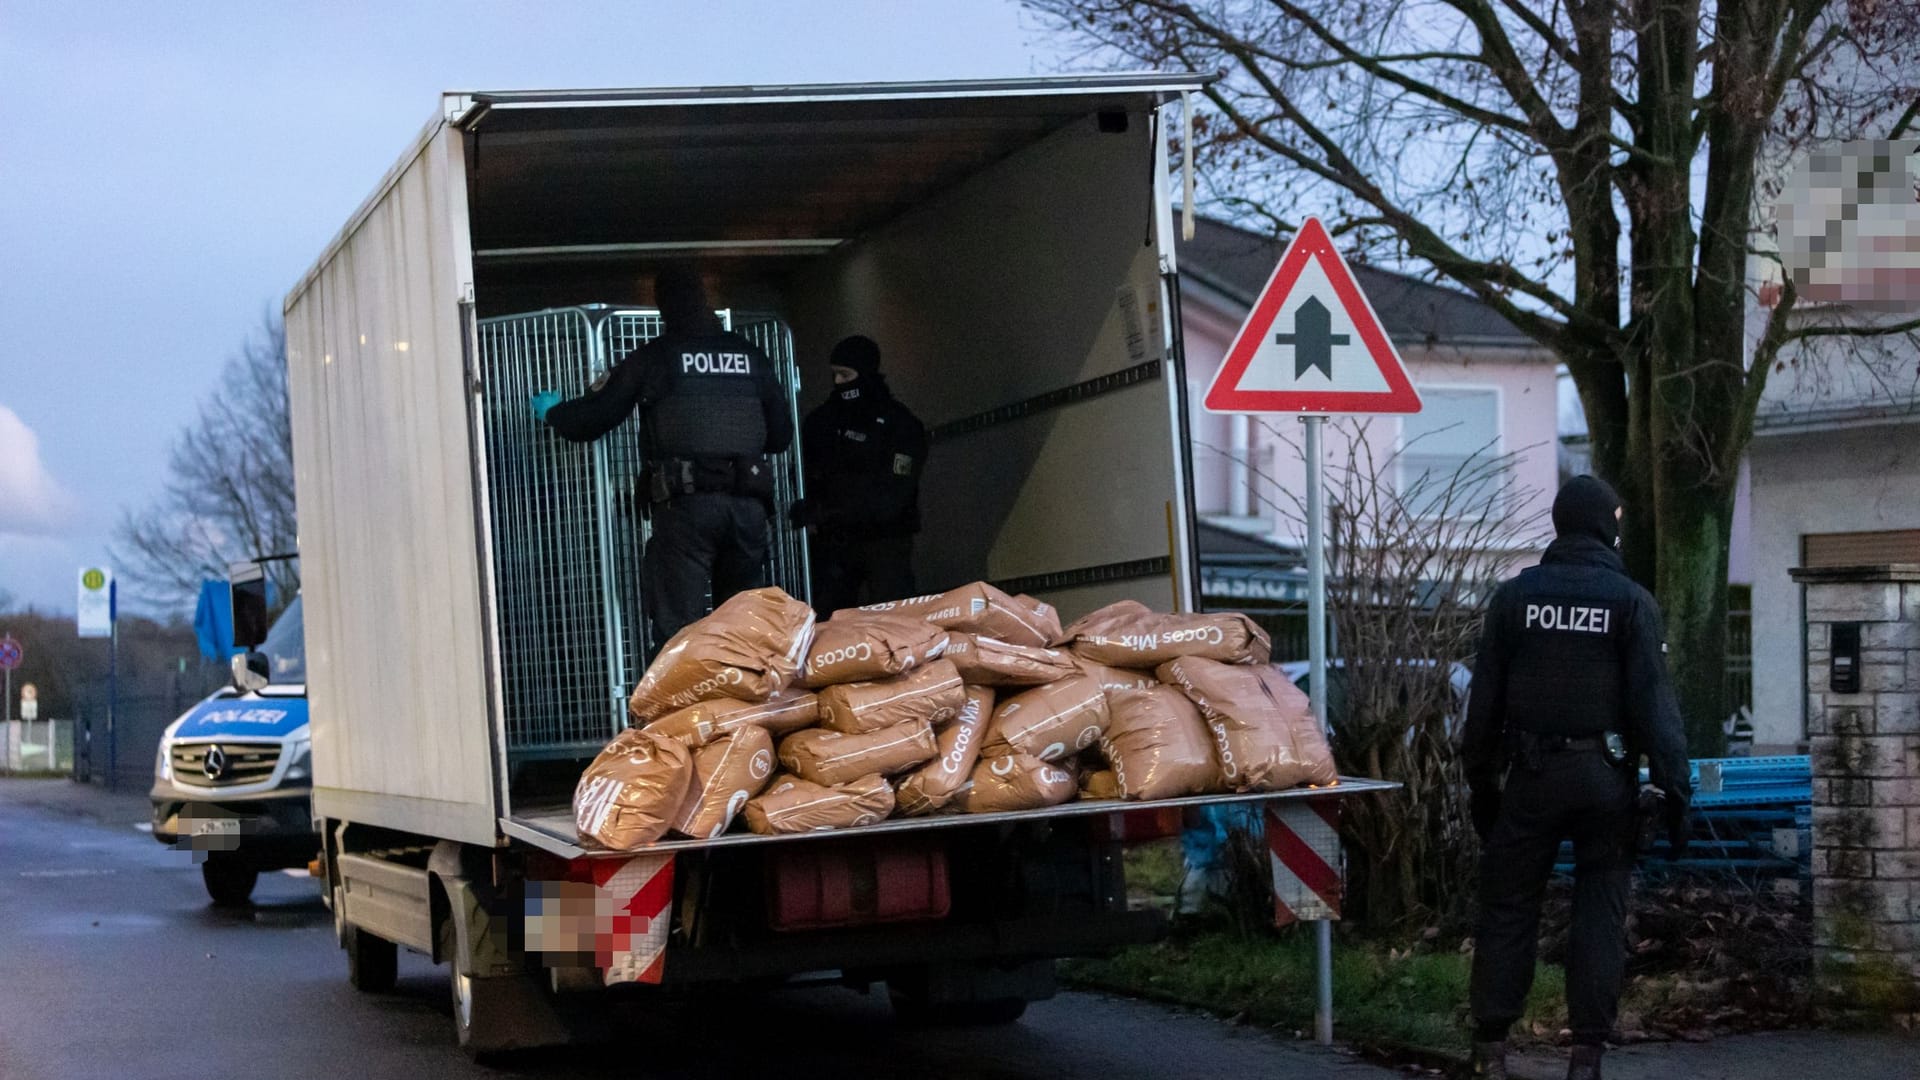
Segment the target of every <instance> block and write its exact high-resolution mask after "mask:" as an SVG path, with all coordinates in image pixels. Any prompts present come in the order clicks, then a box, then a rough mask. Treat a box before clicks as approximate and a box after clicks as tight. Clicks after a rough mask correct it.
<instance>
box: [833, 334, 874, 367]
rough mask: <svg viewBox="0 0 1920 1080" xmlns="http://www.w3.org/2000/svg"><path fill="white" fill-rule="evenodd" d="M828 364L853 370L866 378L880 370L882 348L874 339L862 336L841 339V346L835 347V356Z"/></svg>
mask: <svg viewBox="0 0 1920 1080" xmlns="http://www.w3.org/2000/svg"><path fill="white" fill-rule="evenodd" d="M828 363H830V364H832V365H833V366H834V367H843V368H851V369H852V370H854V371H857V372H859V373H860V375H861V376H862V377H865V376H868V375H871V374H873V373H874V372H876V371H879V370H880V346H878V345H876V344H874V342H873V339H872V338H870V337H866V336H863V335H861V334H855V335H853V336H852V337H845V338H841V339H840V344H838V345H835V346H834V347H833V356H832V358H831V359H829V360H828Z"/></svg>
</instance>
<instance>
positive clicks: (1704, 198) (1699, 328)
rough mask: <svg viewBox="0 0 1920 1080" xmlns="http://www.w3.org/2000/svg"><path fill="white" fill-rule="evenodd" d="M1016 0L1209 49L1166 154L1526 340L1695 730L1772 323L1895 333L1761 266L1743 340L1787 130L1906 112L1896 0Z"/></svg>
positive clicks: (1833, 133)
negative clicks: (1585, 465)
mask: <svg viewBox="0 0 1920 1080" xmlns="http://www.w3.org/2000/svg"><path fill="white" fill-rule="evenodd" d="M1027 3H1028V5H1029V6H1030V7H1031V8H1033V9H1035V10H1036V11H1038V12H1040V13H1041V16H1042V19H1043V21H1044V22H1045V23H1046V24H1047V25H1048V26H1049V27H1050V28H1052V29H1054V30H1055V31H1057V32H1059V33H1061V34H1063V35H1065V36H1068V37H1070V38H1072V39H1075V40H1078V41H1081V42H1084V43H1086V44H1087V46H1088V47H1089V49H1090V50H1091V52H1092V53H1094V54H1095V56H1096V58H1097V59H1099V60H1101V61H1103V62H1106V61H1112V60H1115V59H1119V60H1124V61H1126V62H1129V63H1133V64H1139V63H1146V64H1150V65H1156V66H1171V67H1179V68H1185V69H1189V70H1195V71H1219V72H1222V73H1223V77H1222V78H1221V79H1220V80H1219V81H1218V82H1216V83H1214V84H1213V85H1212V86H1210V87H1209V88H1208V89H1207V90H1206V92H1205V95H1204V96H1205V99H1206V103H1207V105H1208V106H1209V107H1210V108H1209V110H1208V111H1207V112H1206V113H1205V114H1204V115H1201V116H1199V117H1197V123H1196V136H1195V140H1194V145H1193V146H1192V147H1190V148H1187V150H1188V155H1189V157H1190V158H1191V159H1192V160H1193V163H1194V164H1195V165H1196V167H1199V168H1201V169H1202V170H1203V171H1202V175H1203V176H1204V177H1205V179H1206V181H1207V183H1208V186H1209V187H1210V188H1211V189H1213V190H1216V191H1218V192H1219V193H1220V195H1221V198H1220V203H1221V205H1223V206H1225V207H1226V208H1227V209H1229V210H1230V211H1232V212H1234V213H1235V214H1236V215H1237V216H1239V217H1241V218H1242V219H1243V220H1244V219H1258V220H1263V221H1265V222H1266V223H1267V224H1268V225H1269V227H1271V228H1272V229H1273V230H1274V231H1275V232H1277V233H1285V232H1288V231H1290V230H1292V229H1293V228H1294V227H1295V226H1296V225H1297V223H1298V221H1299V216H1298V215H1301V214H1304V213H1306V212H1309V211H1319V212H1320V214H1321V216H1323V217H1326V218H1328V219H1329V224H1330V226H1331V228H1332V231H1333V232H1334V233H1335V235H1336V236H1339V237H1344V238H1345V242H1346V243H1347V244H1348V246H1349V247H1350V248H1352V249H1353V250H1354V251H1356V252H1357V253H1359V254H1362V255H1374V256H1379V257H1385V258H1391V259H1395V260H1410V261H1412V262H1414V263H1416V264H1425V265H1427V266H1429V267H1431V268H1432V269H1433V270H1434V271H1435V272H1436V273H1438V274H1440V275H1443V276H1445V277H1447V278H1450V279H1452V280H1453V281H1455V282H1457V283H1459V284H1460V285H1461V286H1463V287H1465V288H1466V289H1468V290H1469V291H1471V292H1472V293H1473V294H1474V295H1476V296H1478V297H1479V298H1480V299H1481V300H1483V301H1484V302H1486V303H1487V304H1489V305H1490V306H1492V307H1493V308H1495V309H1496V310H1498V311H1499V312H1500V313H1501V314H1502V315H1504V316H1505V317H1506V318H1507V319H1508V320H1510V321H1511V322H1512V323H1513V324H1514V325H1516V326H1518V327H1520V328H1521V329H1522V330H1523V331H1525V332H1526V333H1527V334H1529V335H1530V336H1532V337H1533V338H1534V339H1535V340H1537V341H1539V342H1540V343H1541V344H1543V345H1545V346H1547V347H1549V348H1551V349H1553V350H1554V352H1555V353H1556V354H1557V355H1558V357H1559V358H1560V359H1561V361H1562V362H1564V363H1565V364H1566V365H1567V368H1568V370H1569V371H1570V372H1571V373H1572V376H1573V379H1574V382H1575V384H1576V385H1577V387H1578V390H1579V393H1580V398H1581V402H1582V404H1583V405H1584V406H1585V410H1586V414H1587V418H1588V422H1589V426H1590V430H1591V432H1592V447H1593V460H1594V464H1595V467H1596V468H1597V470H1598V471H1599V472H1600V474H1601V475H1603V476H1604V477H1606V478H1607V479H1608V480H1610V481H1611V482H1612V483H1613V484H1614V486H1615V487H1616V488H1617V489H1619V491H1620V492H1621V494H1622V496H1623V497H1624V498H1625V499H1626V500H1627V504H1628V516H1627V520H1626V530H1625V533H1626V534H1625V553H1626V556H1627V563H1628V566H1629V568H1630V570H1631V571H1632V573H1633V574H1634V576H1635V577H1636V578H1638V579H1639V580H1640V581H1642V582H1643V583H1645V584H1647V585H1649V586H1651V587H1653V588H1654V590H1655V591H1656V593H1657V595H1658V596H1659V598H1660V601H1661V603H1662V606H1663V607H1664V608H1665V611H1666V614H1667V617H1668V626H1669V632H1670V634H1671V637H1672V641H1671V657H1670V659H1671V662H1672V664H1673V666H1674V668H1675V669H1676V675H1677V678H1676V686H1677V687H1678V688H1679V692H1680V696H1681V703H1682V706H1683V709H1684V711H1685V712H1686V716H1687V723H1688V728H1689V737H1690V742H1691V743H1692V745H1693V748H1694V750H1695V752H1696V753H1710V752H1717V751H1718V750H1719V749H1721V748H1722V747H1723V746H1724V733H1723V731H1722V728H1721V722H1722V719H1723V718H1724V716H1725V715H1726V689H1725V679H1724V677H1723V669H1724V665H1725V652H1726V584H1727V543H1728V537H1729V532H1730V528H1731V523H1732V514H1733V501H1734V490H1735V485H1736V480H1737V477H1738V473H1739V463H1740V460H1741V458H1742V457H1743V455H1744V454H1745V452H1746V448H1747V443H1748V441H1749V440H1750V438H1751V435H1752V427H1753V417H1754V412H1755V410H1756V408H1758V407H1759V405H1760V403H1761V398H1762V395H1763V393H1764V392H1765V390H1766V386H1767V376H1768V374H1769V372H1771V371H1773V370H1775V369H1776V368H1777V367H1778V366H1780V364H1781V363H1782V359H1781V350H1782V349H1783V348H1784V347H1786V346H1788V345H1790V344H1792V343H1793V342H1796V341H1799V340H1804V339H1809V338H1816V337H1833V336H1840V335H1855V334H1872V335H1912V334H1913V333H1914V332H1915V331H1916V330H1920V320H1916V319H1905V320H1900V319H1878V320H1855V319H1852V318H1850V317H1849V316H1850V314H1851V313H1849V312H1846V311H1844V310H1836V311H1826V312H1823V313H1821V314H1820V315H1818V316H1817V317H1813V318H1808V317H1807V316H1806V315H1805V314H1804V313H1803V312H1801V311H1799V310H1797V309H1796V306H1795V296H1794V291H1793V288H1792V285H1791V282H1789V283H1788V284H1787V287H1786V288H1785V290H1784V292H1783V294H1782V296H1781V298H1780V302H1779V303H1777V304H1776V305H1775V306H1774V307H1773V309H1772V313H1771V317H1770V318H1769V319H1768V320H1767V322H1766V325H1765V327H1764V331H1763V333H1762V334H1761V336H1760V340H1759V341H1758V342H1757V344H1755V345H1753V347H1752V348H1751V350H1749V348H1748V345H1749V343H1748V342H1747V340H1746V334H1745V315H1746V312H1747V310H1748V303H1749V294H1750V292H1751V290H1752V289H1753V287H1754V284H1755V283H1754V281H1753V280H1752V278H1753V275H1752V274H1750V273H1749V266H1750V263H1749V259H1750V256H1752V255H1753V254H1754V253H1755V251H1756V250H1764V248H1765V247H1766V245H1759V246H1758V247H1756V243H1755V241H1756V239H1758V237H1757V235H1756V233H1757V232H1758V231H1760V230H1761V229H1763V228H1764V227H1765V225H1766V223H1767V216H1766V215H1765V214H1763V213H1762V212H1761V211H1762V205H1763V204H1765V203H1767V202H1769V201H1770V198H1771V195H1772V194H1773V192H1774V190H1776V188H1777V180H1778V178H1779V177H1780V176H1783V175H1784V171H1783V169H1782V168H1781V167H1780V165H1781V163H1782V161H1784V160H1785V159H1786V158H1787V157H1789V156H1790V155H1791V154H1793V153H1795V152H1796V151H1799V150H1801V149H1802V148H1804V147H1806V146H1808V145H1810V144H1813V143H1817V142H1821V141H1825V140H1830V139H1836V138H1865V137H1886V138H1897V137H1900V136H1901V135H1902V134H1904V133H1905V132H1907V131H1909V130H1911V129H1913V128H1914V126H1915V124H1916V119H1917V118H1920V5H1917V4H1916V3H1914V0H1851V2H1850V3H1845V2H1841V0H1759V2H1754V3H1725V2H1721V3H1715V2H1707V3H1702V2H1701V0H1359V2H1356V0H1204V2H1194V3H1186V2H1180V0H1027ZM1770 185H1771V186H1770Z"/></svg>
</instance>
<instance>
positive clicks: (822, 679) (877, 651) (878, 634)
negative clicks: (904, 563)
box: [799, 614, 947, 689]
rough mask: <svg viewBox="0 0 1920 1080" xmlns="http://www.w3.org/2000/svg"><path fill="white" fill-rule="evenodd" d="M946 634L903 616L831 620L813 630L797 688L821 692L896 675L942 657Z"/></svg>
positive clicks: (874, 616) (864, 616)
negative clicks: (836, 685)
mask: <svg viewBox="0 0 1920 1080" xmlns="http://www.w3.org/2000/svg"><path fill="white" fill-rule="evenodd" d="M946 647H947V632H946V631H945V630H943V629H941V628H940V627H938V626H935V625H933V624H932V623H929V622H925V621H923V620H920V619H910V618H907V617H906V616H904V615H887V614H879V615H861V616H858V617H851V616H850V617H847V618H840V619H829V620H828V621H826V622H823V623H821V624H820V625H819V626H817V627H815V628H814V631H813V645H812V646H811V647H809V648H808V650H807V662H806V664H805V665H804V666H803V667H802V668H801V669H800V677H799V685H801V686H805V687H809V688H814V689H818V688H819V687H822V686H832V685H833V684H835V683H850V682H863V681H866V680H870V679H885V678H888V677H890V676H894V675H898V674H900V673H901V672H903V671H911V670H912V669H914V668H916V667H918V666H920V665H921V664H924V663H926V662H927V661H929V660H933V659H935V658H937V657H939V656H940V654H941V653H942V652H943V651H945V649H946Z"/></svg>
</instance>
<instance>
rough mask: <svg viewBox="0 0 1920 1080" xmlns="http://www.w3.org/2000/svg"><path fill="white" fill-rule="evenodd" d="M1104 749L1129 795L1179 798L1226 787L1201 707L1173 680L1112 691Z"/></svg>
mask: <svg viewBox="0 0 1920 1080" xmlns="http://www.w3.org/2000/svg"><path fill="white" fill-rule="evenodd" d="M1107 710H1108V712H1109V713H1110V714H1111V718H1110V719H1109V720H1108V722H1107V733H1106V734H1105V735H1102V736H1101V737H1100V746H1101V749H1103V750H1105V751H1106V754H1107V760H1108V761H1111V762H1113V773H1114V783H1115V786H1116V787H1117V788H1118V789H1119V795H1120V797H1121V798H1123V799H1173V798H1178V797H1180V796H1182V795H1205V794H1207V793H1208V792H1210V791H1220V790H1222V789H1223V788H1224V786H1225V785H1224V784H1222V782H1221V780H1220V766H1219V764H1218V763H1217V762H1216V761H1215V760H1214V751H1213V738H1212V735H1211V734H1210V733H1209V731H1208V730H1207V725H1206V724H1205V722H1203V721H1202V720H1201V719H1200V710H1199V709H1197V708H1195V707H1194V704H1193V702H1191V701H1188V700H1187V696H1186V695H1185V694H1183V693H1181V692H1180V691H1178V690H1176V689H1174V688H1173V687H1171V686H1156V687H1154V688H1153V689H1151V690H1123V691H1120V692H1119V693H1116V694H1109V695H1107Z"/></svg>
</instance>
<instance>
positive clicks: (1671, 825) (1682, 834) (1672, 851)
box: [1666, 791, 1693, 859]
mask: <svg viewBox="0 0 1920 1080" xmlns="http://www.w3.org/2000/svg"><path fill="white" fill-rule="evenodd" d="M1666 811H1667V858H1669V859H1679V858H1684V857H1685V856H1686V854H1687V845H1688V844H1690V843H1692V842H1693V822H1692V820H1690V819H1689V818H1688V817H1687V797H1686V796H1685V795H1676V794H1674V793H1673V792H1671V791H1669V792H1667V801H1666Z"/></svg>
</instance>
